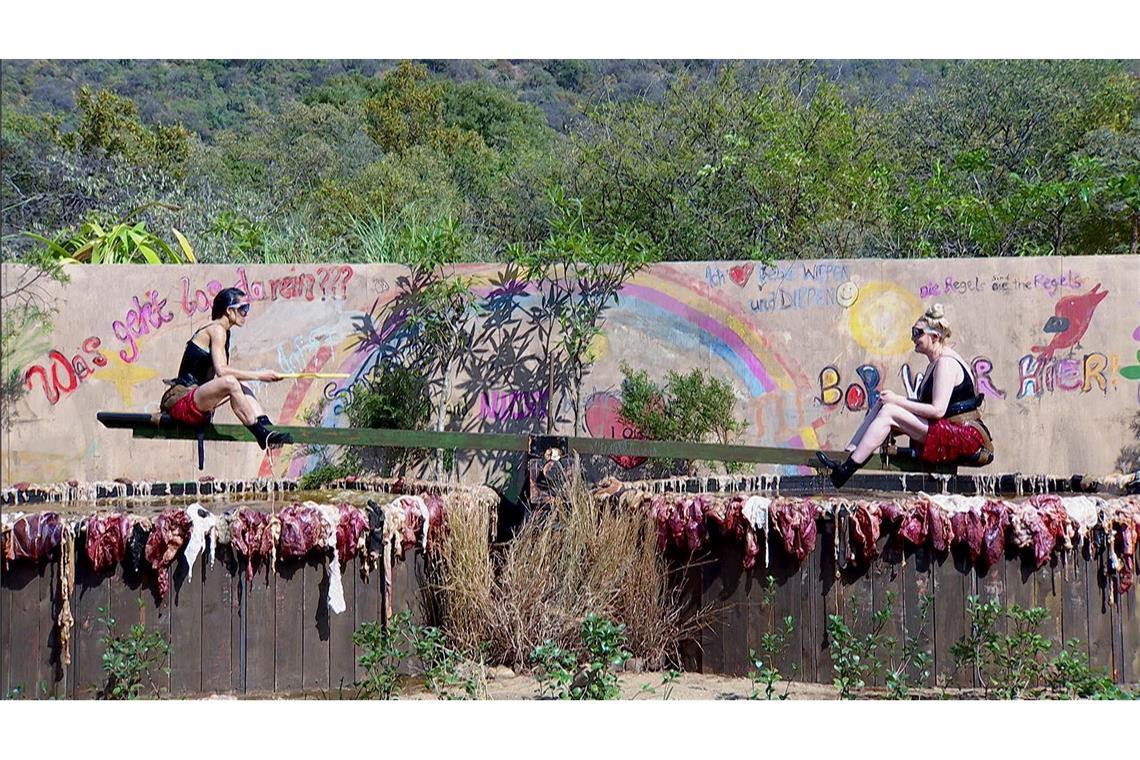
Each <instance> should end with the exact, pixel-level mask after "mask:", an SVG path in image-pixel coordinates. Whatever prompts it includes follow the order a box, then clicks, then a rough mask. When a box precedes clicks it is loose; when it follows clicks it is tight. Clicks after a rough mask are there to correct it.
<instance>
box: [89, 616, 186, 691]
mask: <svg viewBox="0 0 1140 760" xmlns="http://www.w3.org/2000/svg"><path fill="white" fill-rule="evenodd" d="M142 606H143V602H142V600H141V599H140V600H139V607H140V608H141V607H142ZM99 613H100V615H102V617H100V618H99V622H101V623H102V624H103V625H105V626H106V627H107V633H106V634H105V635H104V636H103V637H102V642H103V646H104V647H105V649H104V652H103V672H104V673H106V675H107V680H106V683H105V684H104V686H103V692H102V696H103V698H104V699H138V698H139V697H141V696H142V694H143V690H144V689H147V690H149V691H150V693H151V694H153V695H154V696H155V697H158V696H159V687H158V684H156V683H155V682H154V675H153V673H154V671H155V670H161V671H162V672H163V673H165V674H167V675H170V667H169V665H167V664H166V663H167V661H168V658H169V657H170V643H169V642H168V641H167V640H166V636H164V635H163V634H162V632H161V631H155V630H151V629H149V628H147V627H146V626H145V625H142V624H139V625H133V626H131V628H130V630H129V631H128V632H127V633H126V634H123V635H120V636H114V635H112V633H111V631H112V630H114V627H115V619H114V618H112V617H111V616H110V615H109V614H107V610H106V608H104V607H100V608H99Z"/></svg>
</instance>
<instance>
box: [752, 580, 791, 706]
mask: <svg viewBox="0 0 1140 760" xmlns="http://www.w3.org/2000/svg"><path fill="white" fill-rule="evenodd" d="M775 600H776V579H775V578H773V577H772V576H771V575H769V576H768V578H767V580H766V582H765V584H764V591H763V597H762V604H763V606H764V607H766V608H769V609H770V608H771V607H772V603H773V602H774V601H775ZM794 630H795V620H794V619H793V618H792V616H791V615H788V616H786V617H785V618H784V620H783V628H782V629H780V630H777V631H774V632H772V633H765V634H763V635H762V636H761V637H760V653H759V654H757V653H756V650H755V649H749V650H748V661H749V663H750V664H751V669H750V670H749V672H748V678H749V679H750V680H751V681H752V693H751V694H750V695H749V699H759V698H760V687H761V685H763V687H764V699H769V700H770V699H772V697H773V696H775V694H776V683H777V682H778V681H780V680H781V679H783V675H782V674H781V673H780V671H779V669H778V668H776V667H775V662H776V658H778V657H779V656H780V654H781V653H782V652H783V651H784V649H785V648H786V647H787V645H788V638H789V637H790V636H791V635H792V631H794ZM796 670H798V666H797V665H792V673H793V674H795V672H796ZM791 685H792V682H791V680H786V684H785V687H784V693H783V694H780V695H779V696H778V697H777V698H778V699H781V700H783V699H787V698H788V690H789V689H790V688H791Z"/></svg>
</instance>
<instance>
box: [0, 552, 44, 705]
mask: <svg viewBox="0 0 1140 760" xmlns="http://www.w3.org/2000/svg"><path fill="white" fill-rule="evenodd" d="M3 582H4V588H5V590H6V592H7V593H8V594H10V595H11V610H12V628H11V631H12V632H11V634H10V635H11V643H12V648H11V650H10V651H11V657H12V659H11V664H10V665H9V666H8V688H7V690H6V691H5V693H4V696H5V697H9V696H10V697H15V698H19V699H34V698H35V695H36V692H37V688H38V684H39V672H38V668H37V664H38V663H39V661H40V640H39V621H38V620H37V619H36V608H37V606H38V605H39V599H40V576H39V573H38V572H37V568H36V566H35V564H34V563H32V562H27V561H23V560H21V561H19V562H12V563H11V564H9V565H8V571H7V572H6V573H4V581H3Z"/></svg>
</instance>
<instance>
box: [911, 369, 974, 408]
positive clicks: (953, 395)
mask: <svg viewBox="0 0 1140 760" xmlns="http://www.w3.org/2000/svg"><path fill="white" fill-rule="evenodd" d="M952 358H953V359H954V361H956V362H958V363H959V364H961V365H962V374H963V375H964V377H963V378H962V382H960V383H958V384H957V385H955V386H954V390H952V391H950V401H949V402H947V406H949V405H950V404H956V403H958V402H959V401H966V400H967V399H972V398H974V380H973V378H971V377H970V368H969V367H967V366H966V363H965V362H963V361H962V360H961V359H959V358H958V357H952ZM918 400H919V401H921V402H922V403H924V404H932V403H934V371H933V370H931V372H930V376H929V377H925V378H923V380H922V387H920V388H919V389H918Z"/></svg>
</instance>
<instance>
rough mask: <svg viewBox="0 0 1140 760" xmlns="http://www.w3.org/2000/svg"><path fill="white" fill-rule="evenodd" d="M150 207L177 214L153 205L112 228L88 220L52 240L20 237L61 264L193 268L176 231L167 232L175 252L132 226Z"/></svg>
mask: <svg viewBox="0 0 1140 760" xmlns="http://www.w3.org/2000/svg"><path fill="white" fill-rule="evenodd" d="M152 206H161V207H162V208H165V209H167V210H169V211H177V210H178V207H177V206H174V205H171V204H169V203H162V202H159V201H154V202H151V203H147V204H145V205H143V206H140V207H138V208H136V209H134V210H133V211H131V212H130V213H128V214H127V215H126V216H124V217H123V218H122V219H120V220H119V221H117V222H114V223H113V224H103V223H102V222H100V221H99V220H98V219H96V218H95V217H91V218H89V219H88V220H87V221H86V222H85V223H84V224H83V226H82V227H80V228H79V230H78V231H77V232H76V233H74V234H72V235H67V234H60V235H57V236H56V237H55V239H52V238H48V237H44V236H43V235H38V234H36V233H34V232H25V233H24V234H25V235H27V236H28V237H30V238H32V239H33V240H35V241H37V242H39V243H41V244H42V245H43V246H44V249H45V253H47V255H48V256H49V257H50V258H54V259H56V260H58V261H59V263H63V264H80V263H85V262H86V263H91V264H164V263H171V264H183V263H186V264H196V263H197V259H196V258H195V257H194V250H193V248H191V247H190V242H189V241H188V240H187V239H186V236H185V235H183V234H182V233H181V232H179V231H178V230H177V229H176V228H174V227H172V228H171V230H172V231H173V232H174V237H175V239H176V240H177V241H178V246H177V248H175V247H172V246H170V245H168V244H167V242H166V241H165V240H163V239H162V238H160V237H159V236H158V235H156V234H155V233H154V232H151V231H150V230H148V229H147V228H146V222H145V221H138V222H133V220H134V219H135V218H136V217H137V216H138V215H139V214H140V213H142V212H143V211H145V210H146V209H148V208H150V207H152Z"/></svg>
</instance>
